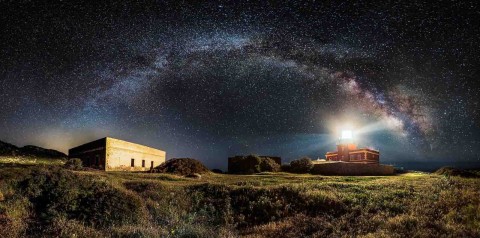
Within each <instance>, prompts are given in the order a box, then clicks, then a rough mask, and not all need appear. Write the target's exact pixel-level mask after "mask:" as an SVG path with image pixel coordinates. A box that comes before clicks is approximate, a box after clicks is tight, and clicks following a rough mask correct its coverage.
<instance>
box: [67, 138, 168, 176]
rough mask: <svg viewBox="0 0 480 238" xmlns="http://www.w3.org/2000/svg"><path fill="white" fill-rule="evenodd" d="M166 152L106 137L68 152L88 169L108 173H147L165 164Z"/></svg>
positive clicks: (69, 155)
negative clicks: (101, 170) (146, 171)
mask: <svg viewBox="0 0 480 238" xmlns="http://www.w3.org/2000/svg"><path fill="white" fill-rule="evenodd" d="M165 156H166V153H165V151H162V150H158V149H154V148H151V147H147V146H144V145H139V144H135V143H132V142H128V141H123V140H119V139H114V138H110V137H105V138H102V139H99V140H95V141H92V142H89V143H86V144H83V145H80V146H77V147H75V148H72V149H70V150H68V157H70V158H79V159H81V160H82V163H83V165H84V166H86V167H92V168H97V169H103V170H106V171H145V170H149V169H150V168H153V167H156V166H158V165H160V164H161V163H163V162H165Z"/></svg>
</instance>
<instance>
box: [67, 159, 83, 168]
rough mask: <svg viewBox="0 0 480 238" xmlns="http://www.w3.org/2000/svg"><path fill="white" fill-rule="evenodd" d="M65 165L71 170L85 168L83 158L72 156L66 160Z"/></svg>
mask: <svg viewBox="0 0 480 238" xmlns="http://www.w3.org/2000/svg"><path fill="white" fill-rule="evenodd" d="M63 167H64V168H66V169H71V170H81V169H82V168H83V165H82V160H81V159H78V158H71V159H69V160H67V162H65V164H64V165H63Z"/></svg>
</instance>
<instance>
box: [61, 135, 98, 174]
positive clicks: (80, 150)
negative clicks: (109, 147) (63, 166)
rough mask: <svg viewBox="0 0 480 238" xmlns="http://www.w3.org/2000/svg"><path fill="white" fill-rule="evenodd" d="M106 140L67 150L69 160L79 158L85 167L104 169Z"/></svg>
mask: <svg viewBox="0 0 480 238" xmlns="http://www.w3.org/2000/svg"><path fill="white" fill-rule="evenodd" d="M105 146H106V138H102V139H100V140H96V141H92V142H89V143H86V144H83V145H80V146H77V147H75V148H72V149H70V150H68V157H69V158H79V159H81V160H82V164H83V166H85V167H92V168H97V169H105V151H106V150H105Z"/></svg>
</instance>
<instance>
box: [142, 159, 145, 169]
mask: <svg viewBox="0 0 480 238" xmlns="http://www.w3.org/2000/svg"><path fill="white" fill-rule="evenodd" d="M142 167H143V168H145V160H142Z"/></svg>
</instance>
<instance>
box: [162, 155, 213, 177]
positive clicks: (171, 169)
mask: <svg viewBox="0 0 480 238" xmlns="http://www.w3.org/2000/svg"><path fill="white" fill-rule="evenodd" d="M153 172H157V173H172V174H178V175H192V174H202V173H208V172H210V170H209V169H208V168H207V167H205V165H203V164H202V163H201V162H200V161H198V160H196V159H190V158H179V159H171V160H167V161H166V162H164V163H162V164H161V165H159V166H157V167H156V168H154V169H153Z"/></svg>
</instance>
